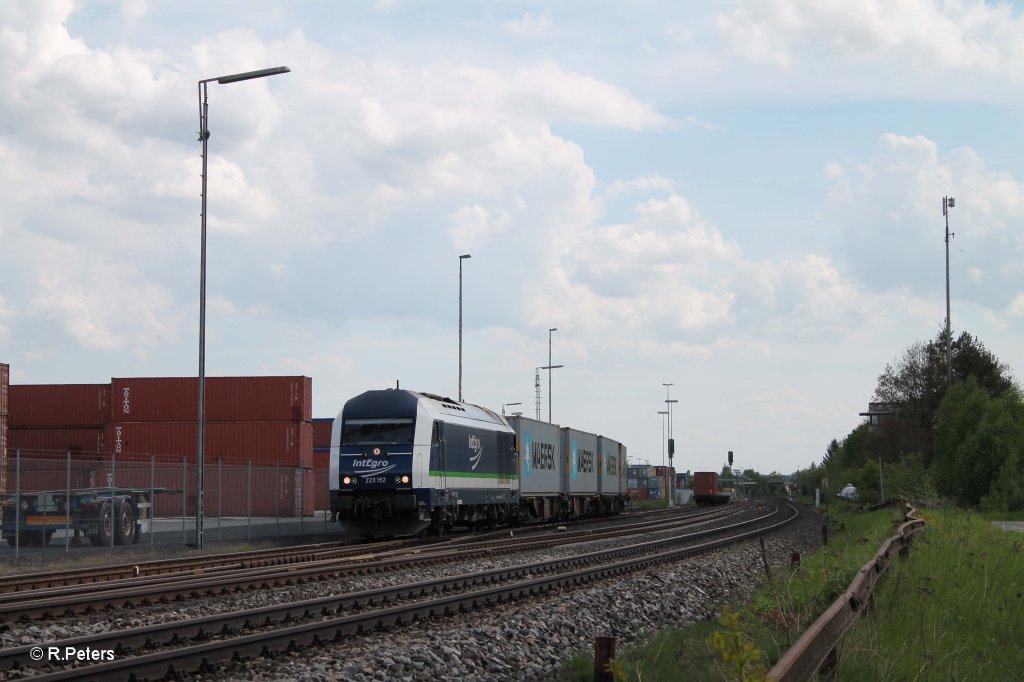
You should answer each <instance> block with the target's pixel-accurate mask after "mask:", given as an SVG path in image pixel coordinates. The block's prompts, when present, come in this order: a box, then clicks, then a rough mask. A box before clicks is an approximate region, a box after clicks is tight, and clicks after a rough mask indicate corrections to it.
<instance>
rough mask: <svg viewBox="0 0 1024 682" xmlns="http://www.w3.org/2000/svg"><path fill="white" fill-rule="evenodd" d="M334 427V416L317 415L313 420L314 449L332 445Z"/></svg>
mask: <svg viewBox="0 0 1024 682" xmlns="http://www.w3.org/2000/svg"><path fill="white" fill-rule="evenodd" d="M333 428H334V418H333V417H317V418H316V419H314V420H313V449H314V450H317V449H321V448H329V447H331V429H333Z"/></svg>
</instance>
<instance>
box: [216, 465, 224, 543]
mask: <svg viewBox="0 0 1024 682" xmlns="http://www.w3.org/2000/svg"><path fill="white" fill-rule="evenodd" d="M223 482H224V458H223V457H218V458H217V544H224V541H223V539H222V538H221V532H220V525H221V520H220V517H221V511H222V509H223V506H222V505H223V504H224V502H223V501H224V485H223Z"/></svg>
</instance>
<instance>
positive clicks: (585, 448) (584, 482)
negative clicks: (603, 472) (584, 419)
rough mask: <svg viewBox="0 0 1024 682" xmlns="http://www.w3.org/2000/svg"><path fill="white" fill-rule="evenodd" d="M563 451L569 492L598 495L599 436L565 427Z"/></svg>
mask: <svg viewBox="0 0 1024 682" xmlns="http://www.w3.org/2000/svg"><path fill="white" fill-rule="evenodd" d="M562 453H563V456H564V460H563V461H564V467H565V474H566V479H567V480H566V483H567V486H568V489H567V492H568V493H569V494H570V495H597V494H598V493H599V489H598V471H597V466H598V462H597V436H596V435H595V434H593V433H586V432H585V431H577V430H576V429H573V428H569V427H565V428H563V429H562Z"/></svg>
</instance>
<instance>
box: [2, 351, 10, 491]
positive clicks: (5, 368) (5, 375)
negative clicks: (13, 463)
mask: <svg viewBox="0 0 1024 682" xmlns="http://www.w3.org/2000/svg"><path fill="white" fill-rule="evenodd" d="M10 381H11V368H10V365H6V364H4V363H2V362H0V492H6V491H7V402H8V400H7V396H8V394H9V390H8V386H9V385H10Z"/></svg>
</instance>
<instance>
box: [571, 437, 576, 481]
mask: <svg viewBox="0 0 1024 682" xmlns="http://www.w3.org/2000/svg"><path fill="white" fill-rule="evenodd" d="M571 467H572V480H574V481H575V480H576V441H573V442H572V464H571Z"/></svg>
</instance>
